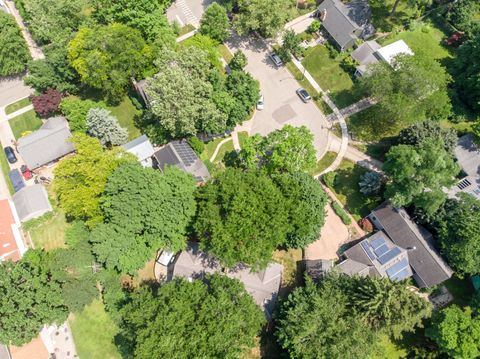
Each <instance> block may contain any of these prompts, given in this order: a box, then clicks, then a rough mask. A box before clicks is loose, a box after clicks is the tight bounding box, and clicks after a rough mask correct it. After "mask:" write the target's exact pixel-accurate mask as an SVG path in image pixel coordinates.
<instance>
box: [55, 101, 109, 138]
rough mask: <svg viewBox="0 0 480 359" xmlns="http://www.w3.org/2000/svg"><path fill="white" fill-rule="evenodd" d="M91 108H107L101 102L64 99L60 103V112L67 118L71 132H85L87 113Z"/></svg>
mask: <svg viewBox="0 0 480 359" xmlns="http://www.w3.org/2000/svg"><path fill="white" fill-rule="evenodd" d="M92 108H107V105H105V104H104V103H103V102H95V101H92V100H81V99H79V98H76V97H65V98H64V99H62V101H61V102H60V110H61V111H62V114H63V115H64V116H65V117H66V118H67V120H68V123H69V125H70V129H71V130H72V131H73V132H82V133H85V132H87V113H88V111H89V110H90V109H92Z"/></svg>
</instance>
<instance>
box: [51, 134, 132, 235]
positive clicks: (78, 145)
mask: <svg viewBox="0 0 480 359" xmlns="http://www.w3.org/2000/svg"><path fill="white" fill-rule="evenodd" d="M72 142H73V144H74V146H75V149H76V152H77V153H76V155H74V156H71V157H68V158H65V159H64V160H62V161H60V163H59V164H58V166H57V168H55V171H54V173H55V178H54V181H53V188H54V191H55V193H56V194H57V196H58V199H59V202H60V207H61V208H62V209H63V210H64V211H65V213H66V215H67V216H69V217H73V218H78V219H82V220H86V221H87V224H88V225H89V226H95V225H96V224H98V223H100V222H102V220H103V216H102V212H101V210H100V195H101V194H102V193H103V191H104V189H105V184H106V183H107V178H108V177H109V176H110V174H111V173H112V172H113V170H114V169H115V168H117V167H118V166H119V165H120V164H123V163H126V162H135V161H136V159H135V158H134V157H133V156H132V155H130V154H128V153H125V152H124V151H123V150H122V149H119V148H114V149H113V150H110V151H104V150H103V148H102V145H101V144H100V142H99V141H98V140H97V139H95V138H92V137H89V136H87V135H84V134H75V135H73V138H72Z"/></svg>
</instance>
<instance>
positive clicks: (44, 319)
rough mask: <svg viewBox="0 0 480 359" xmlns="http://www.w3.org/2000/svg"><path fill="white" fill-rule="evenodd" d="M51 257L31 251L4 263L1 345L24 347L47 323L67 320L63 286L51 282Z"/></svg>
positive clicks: (1, 265) (0, 284)
mask: <svg viewBox="0 0 480 359" xmlns="http://www.w3.org/2000/svg"><path fill="white" fill-rule="evenodd" d="M48 262H49V259H48V254H47V253H45V252H43V251H40V250H29V251H27V253H25V255H24V257H23V258H22V259H21V260H20V261H18V262H16V263H14V262H12V261H5V262H1V263H0V276H1V278H2V280H1V282H0V290H1V292H2V295H1V298H0V327H1V328H2V330H0V342H2V343H5V344H7V345H8V344H13V345H17V346H20V345H23V344H25V343H28V342H29V341H31V340H32V339H33V338H35V337H36V336H37V335H38V333H39V331H40V330H41V329H42V327H43V325H45V324H53V323H57V324H61V323H63V322H64V321H65V320H66V319H67V315H68V313H67V308H66V307H65V305H64V303H63V298H62V292H61V289H60V283H59V282H57V281H55V280H53V279H51V276H50V271H49V270H48V268H49V264H48Z"/></svg>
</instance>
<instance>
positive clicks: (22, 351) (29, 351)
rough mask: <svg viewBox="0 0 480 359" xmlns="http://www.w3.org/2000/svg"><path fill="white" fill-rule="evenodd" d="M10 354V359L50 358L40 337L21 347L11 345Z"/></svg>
mask: <svg viewBox="0 0 480 359" xmlns="http://www.w3.org/2000/svg"><path fill="white" fill-rule="evenodd" d="M10 353H11V354H12V359H48V358H49V357H50V354H49V353H48V351H47V348H46V347H45V345H44V344H43V342H42V339H40V337H37V338H35V339H33V340H32V341H31V342H30V343H27V344H25V345H22V346H21V347H16V346H14V345H11V346H10Z"/></svg>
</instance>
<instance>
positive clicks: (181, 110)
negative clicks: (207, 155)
mask: <svg viewBox="0 0 480 359" xmlns="http://www.w3.org/2000/svg"><path fill="white" fill-rule="evenodd" d="M157 66H158V67H159V68H161V69H162V70H161V71H160V72H159V73H158V74H157V75H155V76H154V77H152V78H150V79H148V80H147V87H146V93H147V95H148V96H149V99H150V102H151V104H152V105H151V111H152V113H153V115H154V116H155V117H156V119H157V120H158V122H159V124H160V125H161V127H162V128H163V129H165V130H166V131H167V132H168V133H169V134H170V135H171V136H172V137H184V136H191V135H195V134H196V133H197V132H207V133H220V132H223V131H224V129H225V126H226V120H227V116H226V114H224V113H222V112H221V111H220V110H219V109H218V108H217V107H216V105H215V104H214V103H213V102H212V100H211V96H212V93H213V87H212V84H211V83H210V82H209V80H208V79H209V76H210V74H211V73H212V71H213V69H212V65H211V64H210V63H209V60H208V58H207V53H206V52H204V51H202V50H200V49H196V48H194V47H190V48H184V49H182V50H180V51H179V52H178V53H176V52H173V51H165V52H164V53H163V55H162V57H161V58H159V59H158V60H157Z"/></svg>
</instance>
